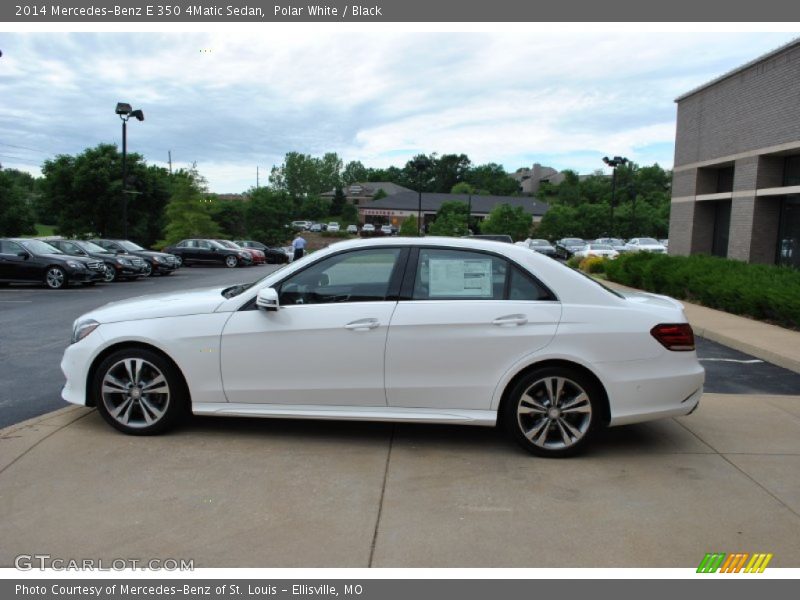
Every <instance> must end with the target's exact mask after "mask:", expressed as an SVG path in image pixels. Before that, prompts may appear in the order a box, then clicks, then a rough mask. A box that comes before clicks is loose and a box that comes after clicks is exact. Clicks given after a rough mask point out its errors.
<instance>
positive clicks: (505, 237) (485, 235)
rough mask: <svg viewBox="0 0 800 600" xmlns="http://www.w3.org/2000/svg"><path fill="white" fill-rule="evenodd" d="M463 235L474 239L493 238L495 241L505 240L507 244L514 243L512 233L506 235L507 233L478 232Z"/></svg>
mask: <svg viewBox="0 0 800 600" xmlns="http://www.w3.org/2000/svg"><path fill="white" fill-rule="evenodd" d="M462 237H465V238H472V239H474V240H491V241H493V242H505V243H507V244H513V243H514V239H513V238H512V237H511V236H510V235H505V234H492V233H477V234H470V235H465V236H462Z"/></svg>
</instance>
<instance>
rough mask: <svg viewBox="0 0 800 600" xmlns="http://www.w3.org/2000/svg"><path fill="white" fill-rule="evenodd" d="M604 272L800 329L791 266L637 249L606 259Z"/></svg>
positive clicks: (797, 287) (799, 274)
mask: <svg viewBox="0 0 800 600" xmlns="http://www.w3.org/2000/svg"><path fill="white" fill-rule="evenodd" d="M606 276H607V277H608V279H609V280H611V281H616V282H617V283H621V284H623V285H628V286H631V287H635V288H639V289H644V290H648V291H651V292H656V293H658V294H664V295H667V296H672V297H673V298H679V299H683V300H687V301H689V302H695V303H697V304H702V305H703V306H708V307H710V308H716V309H719V310H724V311H726V312H730V313H733V314H737V315H746V316H748V317H752V318H754V319H759V320H762V321H769V322H772V323H775V324H777V325H781V326H782V327H789V328H791V329H800V271H798V270H796V269H792V268H789V267H778V266H773V265H756V264H749V263H744V262H739V261H735V260H728V259H725V258H718V257H715V256H706V255H694V256H667V255H666V254H651V253H649V252H638V253H632V254H623V255H621V256H620V257H619V258H617V259H616V260H612V261H608V262H607V264H606Z"/></svg>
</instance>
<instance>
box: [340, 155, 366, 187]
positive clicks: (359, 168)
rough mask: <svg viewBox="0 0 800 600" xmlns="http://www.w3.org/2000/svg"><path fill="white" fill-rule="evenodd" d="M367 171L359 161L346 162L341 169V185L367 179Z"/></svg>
mask: <svg viewBox="0 0 800 600" xmlns="http://www.w3.org/2000/svg"><path fill="white" fill-rule="evenodd" d="M368 177H369V171H368V170H367V168H366V167H365V166H364V165H363V164H362V163H361V161H358V160H353V161H350V162H349V163H347V164H346V165H345V167H344V170H343V171H342V182H341V183H342V185H350V184H353V183H356V182H359V181H367V179H368Z"/></svg>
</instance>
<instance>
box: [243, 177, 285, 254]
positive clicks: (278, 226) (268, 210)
mask: <svg viewBox="0 0 800 600" xmlns="http://www.w3.org/2000/svg"><path fill="white" fill-rule="evenodd" d="M291 215H292V210H291V201H290V198H289V196H288V194H287V193H286V192H280V191H276V190H271V189H269V188H258V189H256V190H251V191H250V203H249V204H248V207H247V225H248V230H249V231H250V236H251V237H252V238H253V239H256V240H258V241H260V242H262V243H264V244H267V245H268V246H273V245H280V244H283V243H285V242H286V241H287V240H288V239H289V238H290V237H291V231H290V230H289V229H288V228H287V224H288V223H289V221H290V219H291Z"/></svg>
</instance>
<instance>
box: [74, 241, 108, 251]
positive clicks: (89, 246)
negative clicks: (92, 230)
mask: <svg viewBox="0 0 800 600" xmlns="http://www.w3.org/2000/svg"><path fill="white" fill-rule="evenodd" d="M75 244H76V245H77V246H79V247H80V248H81V249H83V250H84V251H85V252H108V250H106V249H105V248H103V247H102V246H98V245H97V244H94V243H92V242H75Z"/></svg>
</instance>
